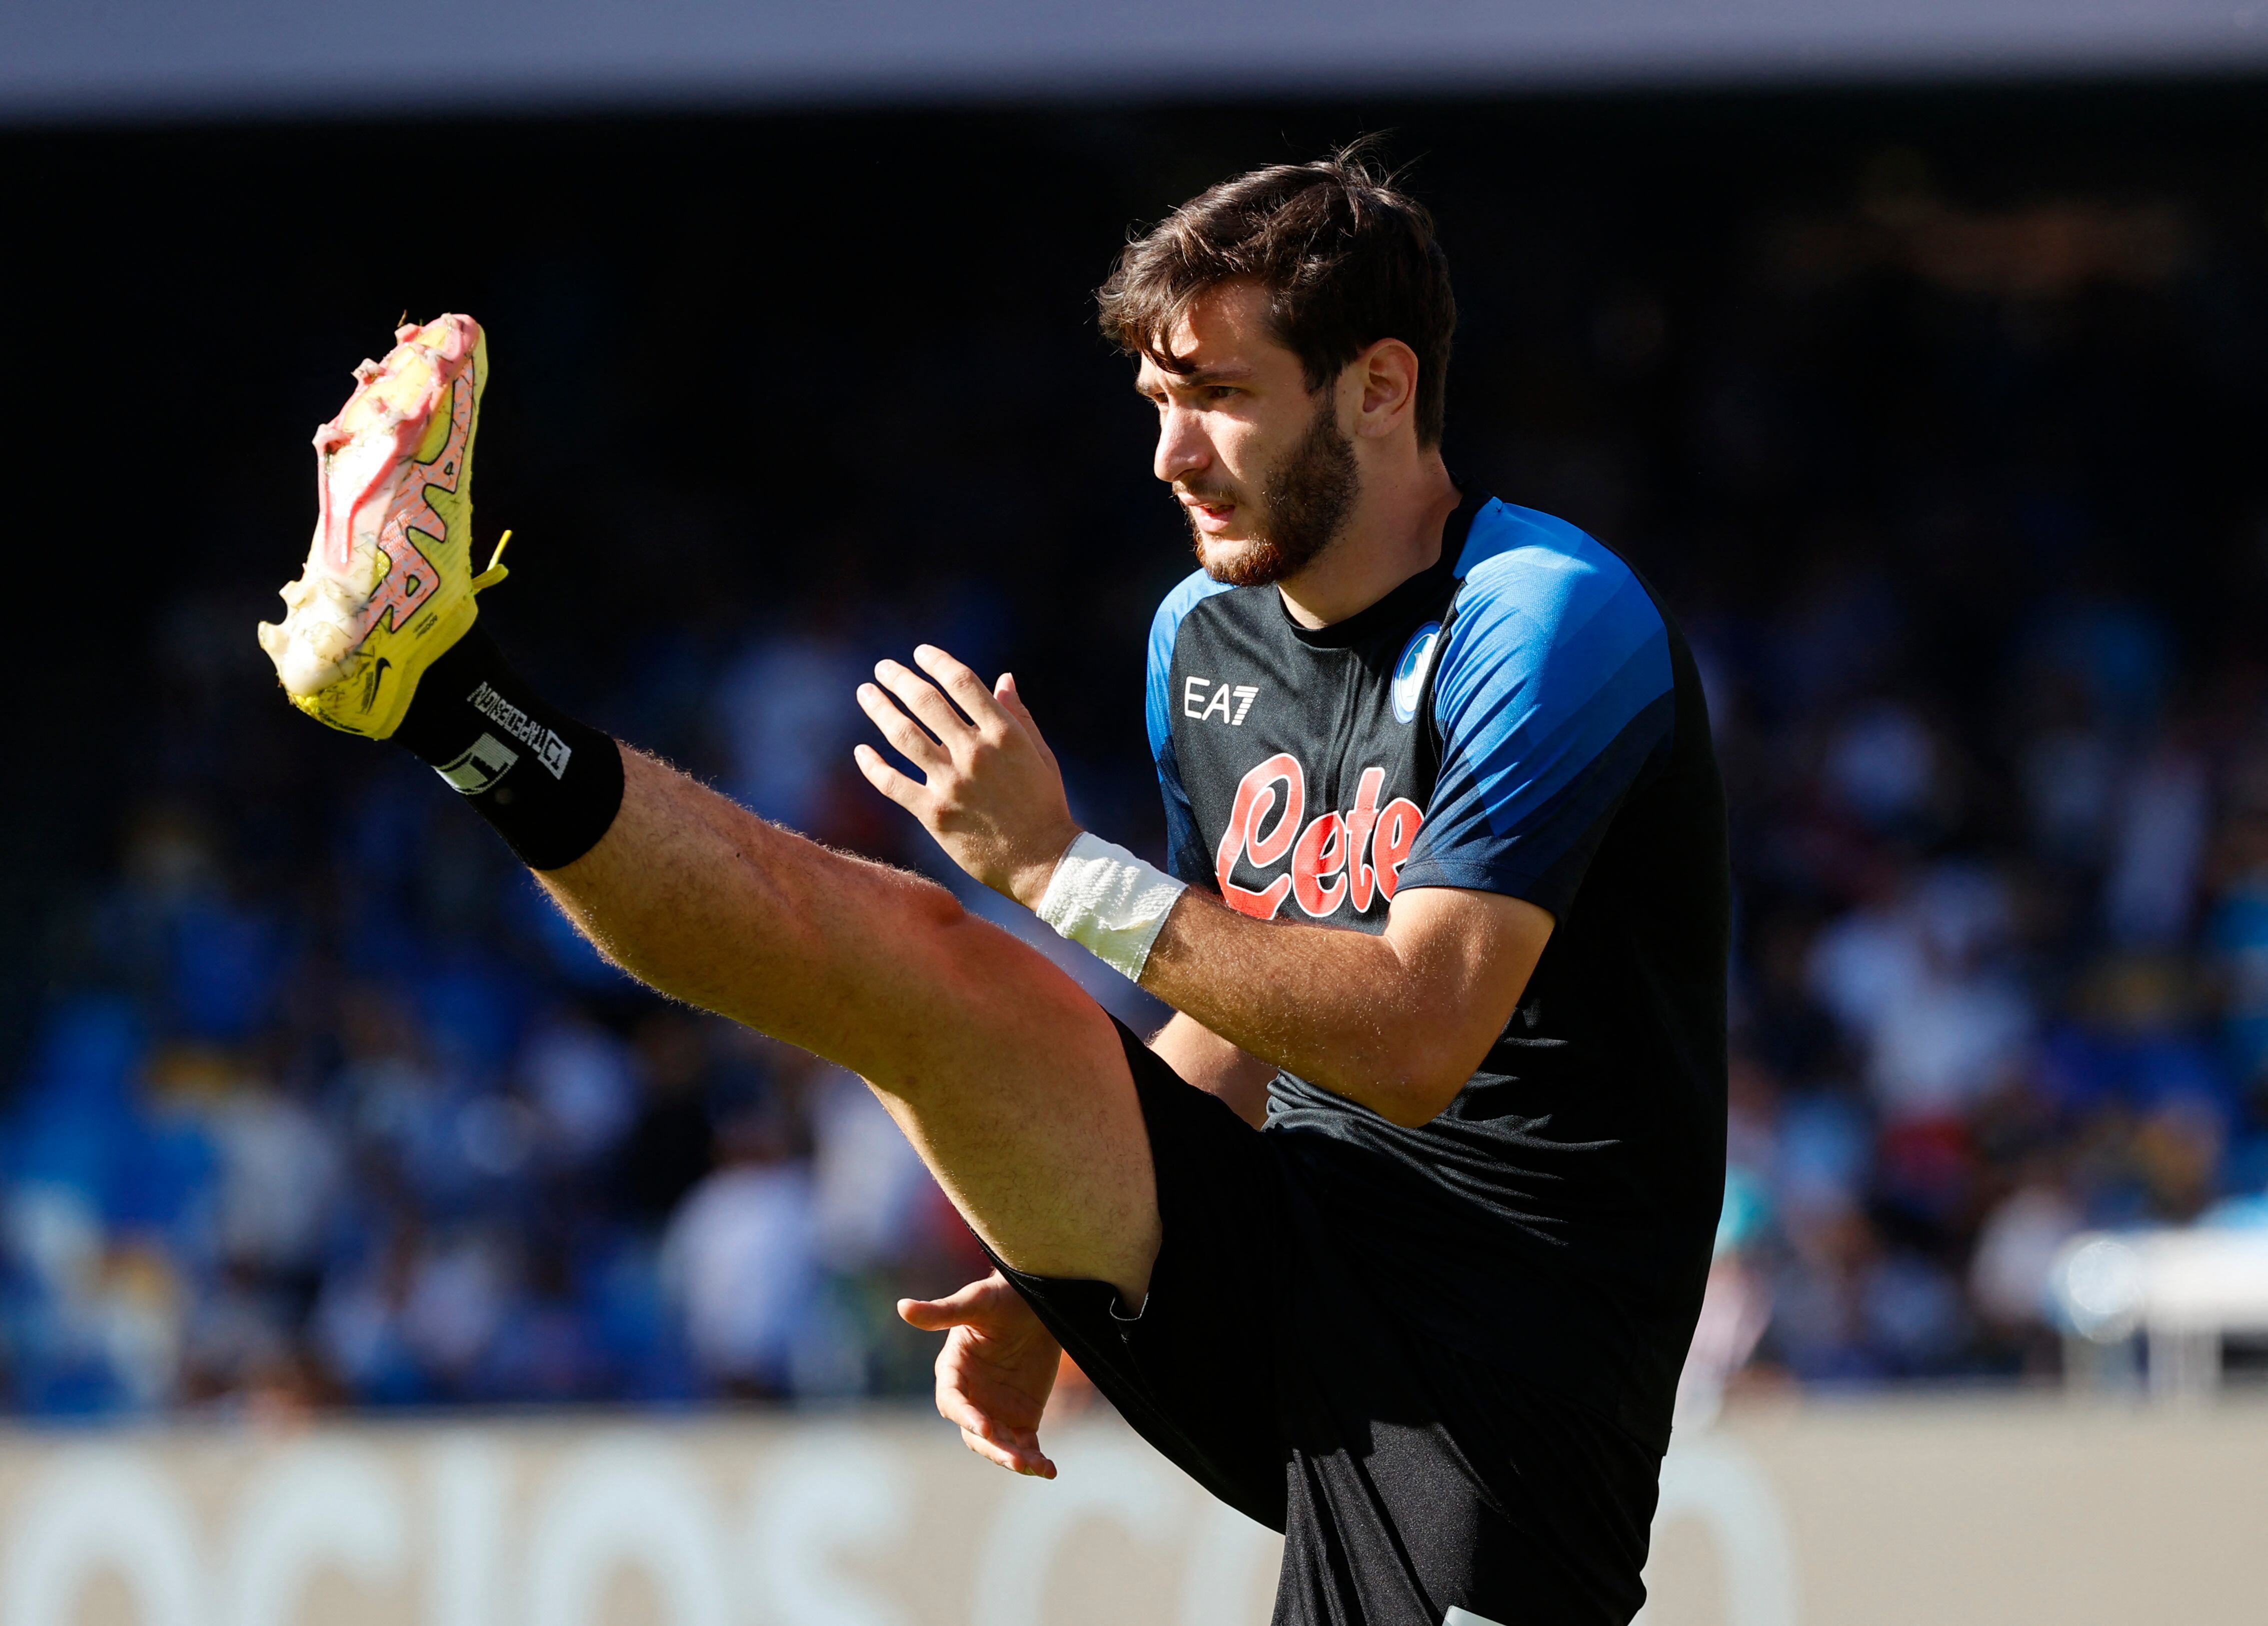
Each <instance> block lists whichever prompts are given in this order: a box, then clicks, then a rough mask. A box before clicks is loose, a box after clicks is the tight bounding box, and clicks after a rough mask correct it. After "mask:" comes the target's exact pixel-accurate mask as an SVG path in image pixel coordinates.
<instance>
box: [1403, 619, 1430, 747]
mask: <svg viewBox="0 0 2268 1626" xmlns="http://www.w3.org/2000/svg"><path fill="white" fill-rule="evenodd" d="M1440 644H1441V623H1440V622H1437V621H1429V622H1426V623H1425V625H1424V626H1422V627H1420V628H1418V630H1417V631H1416V632H1414V633H1412V634H1411V635H1410V642H1409V643H1408V644H1404V645H1403V648H1402V658H1401V659H1400V660H1397V661H1395V663H1394V720H1395V722H1397V723H1407V722H1409V721H1410V720H1411V719H1412V718H1413V717H1416V716H1417V715H1418V699H1419V698H1420V697H1421V696H1422V695H1424V694H1425V674H1426V673H1429V672H1431V671H1432V669H1433V651H1436V650H1437V649H1439V648H1440Z"/></svg>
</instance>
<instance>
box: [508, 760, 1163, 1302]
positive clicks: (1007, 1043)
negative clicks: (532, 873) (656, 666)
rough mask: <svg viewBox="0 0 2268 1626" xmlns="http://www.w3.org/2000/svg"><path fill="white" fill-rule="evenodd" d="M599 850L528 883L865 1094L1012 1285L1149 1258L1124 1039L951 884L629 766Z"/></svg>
mask: <svg viewBox="0 0 2268 1626" xmlns="http://www.w3.org/2000/svg"><path fill="white" fill-rule="evenodd" d="M622 770H623V775H624V781H625V783H624V785H623V790H622V811H621V813H619V814H618V815H617V816H616V817H615V823H614V828H612V829H610V830H609V831H608V833H607V835H606V838H605V839H604V840H603V841H601V842H600V843H599V844H598V846H596V847H595V848H593V850H591V851H590V852H588V853H586V854H585V855H584V856H583V857H581V858H578V859H577V860H576V861H575V862H574V863H572V864H571V865H567V866H566V867H565V868H564V869H559V870H550V871H545V872H539V874H538V879H541V881H542V883H543V884H544V886H545V887H547V888H548V889H549V891H550V893H551V894H552V896H553V897H555V898H556V899H557V900H558V901H559V903H560V906H561V907H562V908H563V909H565V910H566V911H567V913H568V915H569V916H570V917H571V919H572V920H573V921H574V922H575V923H576V924H577V925H578V926H579V927H581V928H582V930H583V931H585V933H587V934H588V935H589V937H590V938H591V940H592V941H593V942H594V943H596V944H597V945H599V947H600V949H601V950H603V951H604V952H605V953H606V954H607V955H608V957H609V958H611V959H612V960H615V962H616V963H617V964H619V965H620V966H622V968H623V969H625V970H627V971H629V972H630V974H631V975H634V976H637V977H638V978H640V979H642V980H643V981H644V982H649V983H651V984H652V985H653V986H654V987H655V988H658V989H659V990H661V991H663V992H664V993H666V994H670V995H674V997H677V998H680V999H682V1000H685V1001H687V1002H689V1004H697V1005H703V1006H705V1007H707V1008H708V1009H710V1010H711V1011H715V1012H719V1013H721V1014H723V1015H725V1016H729V1017H731V1018H733V1019H734V1020H736V1021H740V1022H744V1023H746V1024H747V1026H751V1027H754V1028H756V1029H759V1030H760V1031H762V1032H763V1033H767V1034H772V1035H774V1036H776V1037H777V1038H780V1039H784V1040H786V1041H788V1042H789V1043H791V1044H796V1045H800V1046H802V1047H803V1048H806V1049H807V1050H811V1051H814V1052H815V1053H816V1054H818V1055H820V1056H825V1057H826V1058H827V1059H828V1060H829V1061H832V1062H836V1063H839V1064H841V1065H842V1066H844V1067H847V1068H849V1069H851V1071H854V1072H856V1073H858V1074H859V1075H860V1076H861V1077H862V1078H865V1079H866V1080H867V1081H868V1082H869V1083H870V1084H872V1085H873V1086H874V1088H875V1090H876V1091H877V1092H878V1093H880V1095H881V1097H882V1099H883V1100H884V1102H885V1103H886V1104H887V1106H888V1107H889V1108H890V1110H891V1112H892V1114H893V1115H895V1117H896V1118H897V1120H898V1122H899V1123H900V1124H901V1125H902V1127H903V1128H904V1129H905V1131H906V1133H907V1135H908V1137H909V1138H910V1139H911V1140H912V1142H913V1144H914V1145H915V1147H916V1148H917V1150H918V1151H920V1152H921V1155H922V1157H923V1159H924V1160H925V1161H926V1162H927V1163H928V1165H929V1166H930V1168H931V1169H932V1171H933V1172H934V1173H935V1174H936V1175H937V1177H938V1180H939V1183H941V1184H942V1185H943V1186H944V1188H945V1189H946V1194H947V1195H948V1196H951V1197H952V1199H953V1201H954V1204H955V1206H957V1207H958V1208H959V1209H960V1210H961V1214H962V1215H963V1217H965V1218H967V1219H968V1223H969V1224H970V1225H973V1226H974V1227H975V1228H976V1232H977V1234H978V1235H979V1236H981V1237H983V1239H984V1240H985V1241H986V1242H987V1243H989V1244H990V1246H991V1247H992V1248H993V1249H994V1251H995V1252H997V1253H998V1254H1000V1256H1001V1257H1002V1258H1004V1259H1005V1260H1007V1261H1008V1262H1009V1263H1011V1264H1013V1265H1014V1266H1015V1267H1016V1268H1017V1269H1022V1270H1029V1271H1032V1272H1034V1273H1035V1274H1038V1275H1042V1276H1064V1277H1089V1278H1093V1279H1094V1280H1098V1281H1105V1282H1108V1283H1110V1284H1112V1285H1113V1286H1114V1287H1116V1288H1117V1289H1118V1290H1119V1291H1120V1292H1121V1293H1122V1294H1123V1295H1124V1296H1125V1297H1126V1298H1127V1299H1128V1301H1129V1302H1130V1303H1139V1302H1140V1301H1141V1298H1142V1295H1143V1293H1144V1292H1145V1291H1146V1290H1147V1287H1148V1284H1149V1277H1150V1267H1151V1265H1152V1262H1154V1261H1155V1259H1156V1257H1157V1253H1158V1240H1159V1225H1158V1201H1157V1187H1156V1183H1155V1179H1154V1176H1153V1174H1152V1169H1151V1164H1150V1144H1149V1137H1148V1135H1147V1133H1146V1132H1145V1129H1144V1128H1143V1123H1142V1113H1141V1106H1140V1103H1139V1102H1138V1100H1137V1099H1136V1097H1135V1093H1134V1081H1133V1078H1132V1076H1131V1075H1130V1073H1129V1071H1127V1067H1126V1058H1125V1054H1124V1052H1123V1050H1122V1049H1121V1048H1120V1045H1119V1040H1118V1032H1117V1029H1116V1027H1114V1026H1112V1025H1111V1022H1110V1019H1109V1018H1108V1017H1107V1016H1105V1015H1104V1014H1103V1013H1102V1012H1101V1009H1100V1008H1099V1007H1098V1006H1097V1005H1096V1004H1094V1001H1093V1000H1092V999H1090V998H1088V997H1087V996H1086V994H1085V993H1084V992H1082V991H1081V990H1080V989H1079V986H1078V984H1076V983H1075V982H1072V981H1071V979H1070V978H1069V977H1068V976H1066V975H1064V974H1063V973H1062V972H1061V971H1059V970H1057V968H1055V967H1054V966H1052V965H1050V964H1049V962H1048V961H1047V960H1045V959H1043V958H1042V957H1041V956H1040V955H1039V954H1037V953H1035V952H1034V951H1033V950H1031V949H1030V948H1027V947H1026V946H1025V945H1023V944H1020V943H1019V942H1017V941H1016V940H1015V939H1014V938H1012V937H1010V936H1009V935H1008V934H1007V933H1005V932H1004V931H1000V930H999V929H998V928H997V927H995V926H992V925H990V924H988V923H985V922H983V921H981V920H978V919H976V917H974V916H971V915H969V914H968V913H967V912H966V911H965V910H963V909H961V905H960V904H959V903H958V902H957V901H954V897H953V895H952V894H950V893H948V892H946V890H945V889H944V888H943V887H939V886H937V885H935V884H934V883H932V882H931V881H927V880H924V879H920V878H919V877H917V876H912V875H908V874H906V873H904V872H901V871H897V870H893V869H889V868H887V867H885V866H884V865H879V864H873V863H869V862H867V861H865V860H864V859H860V858H852V857H844V856H843V855H842V854H839V853H835V852H830V851H828V850H827V849H825V848H823V847H821V846H819V845H817V844H816V843H814V842H808V841H806V840H804V839H803V838H802V837H801V836H799V835H791V834H790V833H788V832H787V831H784V830H781V829H779V828H776V827H774V826H771V825H769V824H766V823H765V822H764V821H763V820H760V819H758V818H756V817H755V815H754V814H752V813H748V812H747V811H746V810H744V809H742V808H740V807H739V806H735V805H734V804H733V803H732V802H730V801H727V800H726V799H725V798H723V797H721V796H718V795H717V794H716V793H715V792H714V791H709V790H707V789H705V788H703V786H701V785H699V784H696V783H695V782H694V781H692V780H690V779H689V778H687V777H686V776H684V775H682V774H680V773H677V772H676V771H674V769H669V768H667V767H666V766H664V765H663V764H661V763H659V762H657V761H654V760H653V759H652V758H651V757H648V756H644V755H642V754H639V753H637V752H635V751H631V750H629V749H627V748H625V749H624V750H623V752H622Z"/></svg>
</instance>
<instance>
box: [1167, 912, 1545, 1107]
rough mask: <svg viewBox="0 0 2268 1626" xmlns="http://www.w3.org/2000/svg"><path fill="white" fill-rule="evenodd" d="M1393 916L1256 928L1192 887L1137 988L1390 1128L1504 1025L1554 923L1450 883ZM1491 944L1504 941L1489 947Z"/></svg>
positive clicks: (1458, 1075)
mask: <svg viewBox="0 0 2268 1626" xmlns="http://www.w3.org/2000/svg"><path fill="white" fill-rule="evenodd" d="M1397 909H1400V910H1402V911H1403V913H1402V915H1401V916H1399V917H1398V918H1397V920H1396V921H1395V925H1394V926H1393V927H1390V928H1389V930H1388V932H1387V933H1385V934H1383V935H1381V936H1375V937H1373V936H1371V935H1370V934H1368V933H1366V932H1360V931H1349V930H1345V929H1344V928H1338V927H1330V926H1309V925H1294V924H1291V923H1284V922H1278V921H1260V920H1254V919H1251V918H1250V917H1248V916H1243V915H1240V914H1237V913H1236V912H1235V911H1233V910H1232V909H1228V908H1226V906H1224V905H1223V904H1221V903H1219V901H1216V900H1214V899H1213V898H1211V897H1210V896H1208V895H1206V894H1203V893H1200V892H1196V891H1192V892H1189V893H1187V894H1183V896H1182V901H1180V902H1179V903H1178V904H1177V905H1175V909H1174V912H1173V914H1172V916H1170V917H1169V918H1168V919H1167V922H1166V924H1165V927H1164V929H1163V930H1162V931H1160V932H1159V934H1158V938H1157V940H1156V942H1155V943H1154V944H1153V945H1152V947H1151V950H1150V956H1149V960H1148V961H1147V962H1146V963H1145V966H1144V967H1143V971H1142V986H1143V987H1144V988H1145V989H1147V990H1150V991H1151V992H1152V993H1153V994H1155V995H1157V996H1158V997H1160V999H1163V1000H1164V1001H1165V1002H1166V1003H1167V1004H1170V1005H1172V1006H1173V1007H1174V1008H1175V1010H1177V1011H1180V1012H1184V1013H1185V1014H1186V1015H1188V1016H1189V1017H1190V1018H1192V1019H1194V1020H1195V1021H1196V1022H1197V1023H1200V1024H1202V1025H1203V1026H1204V1028H1206V1029H1208V1030H1210V1032H1211V1033H1212V1034H1218V1035H1219V1038H1220V1039H1221V1040H1222V1041H1226V1043H1228V1044H1231V1045H1233V1046H1235V1047H1237V1048H1240V1049H1241V1050H1243V1051H1246V1052H1248V1054H1250V1055H1251V1056H1255V1057H1257V1058H1259V1059H1260V1060H1261V1061H1263V1062H1264V1063H1268V1064H1270V1066H1274V1067H1282V1068H1284V1069H1285V1070H1286V1071H1290V1072H1292V1073H1295V1074H1297V1075H1298V1076H1299V1077H1300V1078H1306V1079H1307V1080H1309V1081H1310V1082H1312V1083H1315V1084H1319V1085H1322V1086H1323V1087H1324V1088H1326V1089H1329V1090H1332V1091H1335V1092H1337V1093H1339V1094H1341V1095H1344V1096H1346V1097H1348V1098H1349V1099H1350V1100H1356V1101H1359V1102H1360V1103H1361V1104H1363V1105H1364V1106H1366V1107H1370V1108H1372V1109H1373V1111H1376V1112H1378V1113H1380V1114H1381V1115H1383V1116H1385V1117H1388V1118H1390V1119H1392V1120H1394V1121H1395V1122H1401V1123H1422V1122H1426V1121H1427V1120H1429V1119H1431V1118H1432V1117H1433V1116H1434V1115H1437V1114H1438V1113H1439V1112H1440V1110H1441V1108H1442V1107H1445V1106H1447V1104H1448V1101H1449V1100H1450V1099H1451V1098H1452V1097H1453V1096H1454V1094H1455V1093H1456V1092H1457V1090H1458V1089H1459V1088H1461V1087H1462V1085H1463V1082H1464V1080H1465V1079H1466V1078H1468V1077H1469V1076H1470V1074H1471V1072H1472V1071H1473V1069H1474V1068H1475V1067H1476V1066H1477V1065H1478V1064H1479V1063H1480V1061H1481V1058H1482V1057H1483V1056H1484V1055H1485V1054H1486V1053H1487V1050H1488V1047H1489V1045H1490V1044H1491V1042H1492V1041H1493V1040H1494V1038H1495V1035H1496V1034H1497V1033H1499V1031H1501V1029H1502V1027H1503V1024H1504V1022H1505V1020H1506V1019H1507V1018H1508V1017H1509V1015H1510V1014H1511V1009H1512V1006H1513V1004H1515V1003H1516V1002H1517V1000H1518V998H1519V997H1520V993H1521V990H1522V988H1524V987H1525V986H1526V983H1527V981H1528V974H1529V972H1530V971H1532V970H1533V969H1534V967H1535V961H1536V960H1537V958H1538V957H1540V956H1541V954H1542V953H1543V945H1544V942H1545V941H1546V940H1547V939H1548V938H1549V936H1550V930H1551V917H1550V916H1549V915H1547V914H1545V913H1544V912H1543V910H1541V909H1535V908H1534V907H1533V906H1532V905H1529V904H1525V903H1521V902H1520V901H1517V900H1515V899H1510V898H1496V897H1491V896H1490V895H1489V894H1476V893H1465V892H1458V891H1454V890H1450V889H1447V888H1437V889H1432V890H1431V891H1430V892H1429V893H1428V894H1426V895H1425V896H1424V897H1423V898H1422V899H1421V898H1420V897H1418V895H1416V894H1406V897H1405V901H1402V902H1399V903H1397ZM1476 914H1491V915H1495V916H1500V917H1502V921H1503V923H1504V929H1503V930H1499V931H1496V932H1494V933H1492V934H1491V933H1487V932H1481V931H1470V930H1462V929H1460V928H1461V927H1462V926H1463V925H1464V924H1466V923H1467V920H1468V918H1469V917H1470V916H1474V915H1476ZM1402 928H1406V929H1402ZM1490 943H1495V944H1498V945H1499V948H1498V949H1497V951H1496V952H1495V953H1489V952H1488V951H1487V950H1486V949H1485V948H1484V947H1483V945H1485V944H1490ZM1507 945H1508V946H1507Z"/></svg>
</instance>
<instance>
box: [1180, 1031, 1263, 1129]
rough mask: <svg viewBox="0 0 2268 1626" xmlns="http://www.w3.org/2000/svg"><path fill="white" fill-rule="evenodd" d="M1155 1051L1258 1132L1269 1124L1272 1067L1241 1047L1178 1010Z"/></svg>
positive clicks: (1191, 1081)
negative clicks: (1269, 1091)
mask: <svg viewBox="0 0 2268 1626" xmlns="http://www.w3.org/2000/svg"><path fill="white" fill-rule="evenodd" d="M1150 1048H1152V1050H1154V1051H1156V1052H1157V1053H1158V1056H1159V1058H1160V1060H1162V1061H1163V1062H1164V1063H1166V1065H1167V1066H1168V1067H1170V1068H1172V1069H1173V1070H1174V1071H1175V1072H1176V1073H1178V1074H1180V1075H1181V1077H1182V1078H1184V1079H1186V1080H1188V1081H1189V1083H1191V1084H1194V1085H1197V1088H1199V1089H1200V1090H1203V1091H1204V1092H1205V1093H1207V1094H1210V1095H1218V1096H1219V1097H1220V1099H1221V1100H1224V1101H1226V1102H1227V1103H1228V1106H1229V1108H1230V1110H1232V1111H1233V1112H1234V1113H1235V1114H1236V1115H1237V1116H1238V1117H1240V1118H1242V1119H1243V1120H1244V1121H1245V1122H1247V1123H1248V1124H1250V1125H1251V1126H1252V1127H1253V1128H1254V1129H1258V1128H1259V1127H1260V1126H1261V1125H1262V1124H1263V1122H1266V1121H1267V1117H1268V1081H1269V1080H1270V1078H1274V1077H1275V1076H1276V1068H1275V1064H1274V1063H1270V1062H1263V1061H1262V1060H1261V1059H1260V1058H1259V1057H1258V1056H1254V1055H1251V1054H1250V1053H1249V1052H1248V1051H1244V1050H1241V1049H1239V1048H1237V1047H1236V1046H1234V1045H1233V1044H1231V1043H1229V1041H1227V1040H1226V1039H1224V1038H1222V1037H1221V1036H1220V1035H1219V1034H1216V1033H1214V1032H1212V1031H1211V1029H1210V1028H1208V1027H1206V1026H1204V1024H1203V1023H1201V1022H1199V1021H1197V1019H1196V1018H1194V1017H1192V1016H1190V1015H1189V1014H1188V1013H1187V1012H1178V1011H1177V1012H1175V1013H1174V1019H1173V1020H1171V1021H1169V1022H1167V1024H1166V1025H1165V1026H1163V1027H1161V1028H1160V1029H1159V1030H1158V1031H1157V1032H1156V1033H1155V1034H1152V1035H1151V1038H1150Z"/></svg>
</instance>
